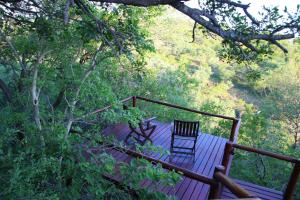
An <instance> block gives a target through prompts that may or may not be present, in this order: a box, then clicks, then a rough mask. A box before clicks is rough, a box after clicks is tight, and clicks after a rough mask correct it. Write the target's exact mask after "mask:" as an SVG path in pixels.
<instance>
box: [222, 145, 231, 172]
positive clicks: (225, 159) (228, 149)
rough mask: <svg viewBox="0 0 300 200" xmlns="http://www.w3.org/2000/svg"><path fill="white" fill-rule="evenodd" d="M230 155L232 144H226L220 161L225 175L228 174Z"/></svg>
mask: <svg viewBox="0 0 300 200" xmlns="http://www.w3.org/2000/svg"><path fill="white" fill-rule="evenodd" d="M232 154H233V147H232V142H226V145H225V149H224V156H223V159H222V165H223V166H224V167H225V170H224V172H225V174H226V175H228V174H229V168H228V166H229V164H231V161H232Z"/></svg>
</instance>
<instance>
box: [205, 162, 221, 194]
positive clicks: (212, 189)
mask: <svg viewBox="0 0 300 200" xmlns="http://www.w3.org/2000/svg"><path fill="white" fill-rule="evenodd" d="M224 170H225V168H224V166H222V165H218V166H216V167H215V171H214V176H213V179H214V181H215V184H213V185H211V186H210V191H209V197H208V199H218V198H220V193H221V188H222V184H221V183H220V182H218V181H217V180H216V178H215V174H216V173H217V172H222V173H224Z"/></svg>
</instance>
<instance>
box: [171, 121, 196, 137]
mask: <svg viewBox="0 0 300 200" xmlns="http://www.w3.org/2000/svg"><path fill="white" fill-rule="evenodd" d="M199 124H200V123H199V121H193V122H192V121H180V120H174V129H173V133H172V134H174V135H178V136H182V137H197V136H198V132H199Z"/></svg>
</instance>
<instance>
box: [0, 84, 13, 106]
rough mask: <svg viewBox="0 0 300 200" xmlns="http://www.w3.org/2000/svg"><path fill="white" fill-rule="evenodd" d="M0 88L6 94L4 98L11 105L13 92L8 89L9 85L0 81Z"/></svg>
mask: <svg viewBox="0 0 300 200" xmlns="http://www.w3.org/2000/svg"><path fill="white" fill-rule="evenodd" d="M0 88H1V90H2V91H3V93H4V96H5V98H6V100H7V101H8V102H9V103H11V102H12V95H11V92H10V90H9V89H8V87H7V85H6V84H5V82H4V81H3V80H2V79H0Z"/></svg>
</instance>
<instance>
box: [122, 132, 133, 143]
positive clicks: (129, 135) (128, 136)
mask: <svg viewBox="0 0 300 200" xmlns="http://www.w3.org/2000/svg"><path fill="white" fill-rule="evenodd" d="M132 133H133V131H131V132H130V133H128V135H127V136H126V138H125V140H124V141H125V143H127V140H128V139H129V138H130V137H131V135H132Z"/></svg>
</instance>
